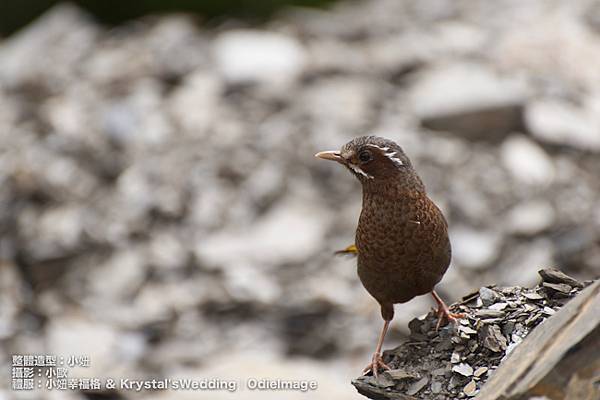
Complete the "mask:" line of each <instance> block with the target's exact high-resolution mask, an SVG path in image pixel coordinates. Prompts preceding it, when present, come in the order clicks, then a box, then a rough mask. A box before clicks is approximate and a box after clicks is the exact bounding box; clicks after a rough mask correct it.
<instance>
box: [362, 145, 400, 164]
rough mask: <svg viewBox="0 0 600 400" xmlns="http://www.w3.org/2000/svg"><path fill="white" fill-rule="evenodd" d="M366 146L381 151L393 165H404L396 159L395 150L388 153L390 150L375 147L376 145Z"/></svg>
mask: <svg viewBox="0 0 600 400" xmlns="http://www.w3.org/2000/svg"><path fill="white" fill-rule="evenodd" d="M367 146H370V147H375V148H376V149H379V150H381V151H383V155H384V156H386V157H387V158H389V159H390V160H392V161H393V162H394V163H395V164H397V165H404V163H403V162H402V160H400V159H399V158H398V152H397V151H396V150H392V151H389V150H390V148H389V147H380V146H377V145H376V144H368V145H367Z"/></svg>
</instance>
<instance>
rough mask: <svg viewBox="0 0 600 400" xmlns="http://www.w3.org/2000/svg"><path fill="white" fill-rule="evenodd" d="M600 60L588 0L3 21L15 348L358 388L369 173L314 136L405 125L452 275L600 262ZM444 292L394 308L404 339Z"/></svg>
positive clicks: (333, 392) (432, 1) (0, 197)
mask: <svg viewBox="0 0 600 400" xmlns="http://www.w3.org/2000/svg"><path fill="white" fill-rule="evenodd" d="M598 65H600V3H599V2H597V1H591V0H590V1H587V0H586V1H571V2H561V1H558V0H554V1H548V0H535V1H528V2H516V1H509V0H502V1H496V2H493V3H492V2H487V1H477V0H473V1H450V0H425V1H419V2H410V1H397V0H372V1H358V2H354V1H349V2H340V3H339V5H338V6H336V7H334V8H333V9H331V10H329V11H315V10H290V11H287V12H284V13H282V14H281V15H280V16H278V17H277V18H275V19H273V20H272V21H271V22H270V23H268V24H265V25H262V26H259V27H250V26H247V25H246V24H244V23H241V22H236V21H227V22H224V23H222V24H220V25H218V26H214V25H210V24H205V23H203V22H202V21H195V20H194V19H193V18H191V17H188V16H185V15H172V16H161V17H155V18H147V19H144V20H140V21H134V22H131V23H128V24H126V25H123V26H119V27H115V28H108V27H104V26H101V25H99V24H98V23H96V22H94V20H93V19H92V18H90V17H89V16H88V15H85V14H84V13H83V12H82V11H80V10H78V9H76V8H73V7H71V6H65V5H61V6H57V7H56V8H54V9H52V10H50V11H49V12H48V13H47V14H46V15H44V16H43V17H42V18H40V19H39V20H38V21H36V22H34V23H33V24H31V25H30V26H28V27H26V28H24V29H23V30H22V31H20V32H18V33H17V34H15V35H13V36H11V37H8V38H4V39H3V40H2V41H0V184H1V190H0V347H2V349H3V351H1V352H0V368H2V369H3V370H5V371H6V370H8V368H9V364H10V360H9V358H8V355H10V354H12V353H31V352H36V353H45V352H54V353H58V354H61V353H69V354H86V355H88V356H90V358H91V360H92V363H91V367H90V369H89V370H88V371H87V372H86V373H88V374H89V375H91V376H97V377H108V376H128V377H135V376H138V377H149V376H159V377H174V376H176V377H181V376H220V377H233V378H238V379H239V378H243V379H245V378H247V377H251V376H254V375H260V376H271V377H281V378H283V377H287V378H290V377H294V378H296V379H310V378H311V377H315V378H316V379H318V380H319V382H320V388H319V390H318V391H317V392H315V393H314V396H312V398H314V399H320V398H323V399H325V398H328V399H331V398H344V399H345V398H349V396H352V395H354V394H353V392H354V390H353V389H352V388H351V387H350V385H349V381H350V379H351V377H354V376H355V375H356V372H357V371H360V370H361V369H362V367H364V365H363V364H366V362H368V360H369V357H370V353H371V352H372V350H373V347H374V345H375V341H376V337H377V334H378V332H379V330H380V325H381V321H380V316H379V310H378V307H377V305H376V304H375V302H374V301H373V300H372V299H370V298H369V296H368V295H367V294H366V293H365V292H364V290H363V289H362V287H361V286H360V284H359V283H358V280H357V278H356V274H355V268H354V264H353V262H352V261H349V260H344V259H341V258H333V257H332V255H331V254H332V252H333V251H334V250H337V249H339V248H343V247H345V246H346V245H348V244H350V243H351V242H352V241H353V232H354V228H355V224H356V220H357V217H358V213H359V210H360V199H361V197H360V187H359V185H358V183H357V182H356V181H355V180H354V179H353V178H352V177H351V176H350V175H349V174H348V173H347V172H346V171H344V170H342V169H341V168H338V169H336V168H332V165H329V164H327V163H321V162H318V161H316V160H315V159H314V158H313V154H314V153H315V152H317V151H319V150H325V149H332V148H337V147H339V146H340V145H341V144H343V143H345V142H346V141H348V140H349V139H350V138H352V137H354V136H356V135H361V134H365V133H372V134H378V135H382V136H386V137H389V138H391V139H394V140H397V141H398V142H399V143H401V144H402V146H403V147H404V149H405V150H406V152H407V154H408V155H409V156H410V157H411V158H412V159H413V161H414V163H415V164H416V168H417V170H418V171H419V172H420V174H421V176H422V178H423V180H424V181H425V183H426V185H427V187H428V190H429V193H430V194H431V196H432V197H433V198H434V199H435V200H436V202H437V203H438V204H439V205H440V206H441V208H442V209H443V210H444V212H445V214H446V215H447V217H448V220H449V224H450V227H451V240H452V244H453V249H454V259H453V266H452V267H451V269H450V271H449V272H448V273H447V274H446V276H445V278H444V280H443V282H442V283H441V285H440V287H439V291H440V293H441V294H442V296H443V297H445V298H446V299H448V300H456V299H458V298H460V297H461V296H463V295H464V294H465V293H469V292H470V291H472V290H477V289H478V288H479V287H481V286H486V285H490V284H496V285H498V286H506V285H508V286H515V285H523V286H528V285H532V284H533V283H534V282H535V281H536V280H537V278H536V271H537V270H538V269H539V268H540V267H543V266H548V265H555V266H558V267H560V268H561V269H562V270H564V271H566V272H568V273H569V274H571V275H573V276H574V277H576V278H579V279H582V280H585V279H591V278H594V277H597V276H598V274H599V272H600V261H599V260H600V208H599V207H598V204H599V201H600V198H599V197H600V180H599V179H598V173H599V172H600V159H599V157H598V155H599V153H600V133H599V132H600V69H599V68H598ZM431 305H432V304H431V302H430V300H429V299H428V298H425V297H423V298H418V299H415V300H413V301H411V302H410V303H409V304H407V305H403V306H401V307H398V309H397V312H396V315H397V317H396V320H395V322H394V324H393V328H392V330H391V332H390V335H389V337H388V341H387V342H386V347H387V346H390V343H392V344H393V343H398V342H399V340H400V339H402V338H405V337H406V336H407V335H408V334H409V330H408V328H407V324H408V322H409V321H410V320H412V319H413V318H414V317H415V316H417V315H421V314H424V313H425V312H426V311H427V310H428V309H429V307H430V306H431ZM275 394H276V393H275ZM295 394H296V393H291V394H290V397H289V398H294V397H293V396H294V395H295ZM120 395H121V396H123V397H125V398H134V397H140V396H141V395H140V394H139V393H135V392H123V393H120ZM186 395H190V396H191V395H194V393H191V394H185V393H178V394H177V393H175V394H174V393H172V392H157V393H153V394H151V395H148V394H147V393H146V394H144V398H150V397H151V398H152V399H161V400H167V399H169V398H171V397H177V398H181V397H182V396H183V397H185V396H186ZM269 395H272V393H266V394H265V393H256V392H248V393H245V394H244V396H245V398H248V399H250V398H254V397H252V396H257V398H258V397H260V398H261V399H262V398H265V396H269ZM13 396H14V393H12V392H10V391H9V389H8V387H7V386H6V381H4V380H2V381H0V398H12V397H13ZM44 396H45V397H46V398H69V399H71V398H72V399H81V398H83V397H82V396H83V395H82V394H81V393H79V392H77V391H71V392H61V393H58V392H53V393H49V394H44V395H41V394H39V393H35V396H33V397H31V398H40V397H44ZM355 396H357V398H358V395H355ZM23 397H27V396H26V395H23ZM232 397H235V394H234V395H233V396H230V395H228V394H227V393H220V392H217V393H211V398H217V399H218V398H232ZM195 398H197V397H195Z"/></svg>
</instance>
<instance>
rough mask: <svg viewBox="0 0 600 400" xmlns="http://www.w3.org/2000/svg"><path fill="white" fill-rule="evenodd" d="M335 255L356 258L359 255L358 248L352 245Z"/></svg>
mask: <svg viewBox="0 0 600 400" xmlns="http://www.w3.org/2000/svg"><path fill="white" fill-rule="evenodd" d="M334 254H335V255H336V256H350V257H356V256H357V255H358V249H357V248H356V245H354V244H351V245H350V246H348V247H346V248H345V249H344V250H338V251H336V252H335V253H334Z"/></svg>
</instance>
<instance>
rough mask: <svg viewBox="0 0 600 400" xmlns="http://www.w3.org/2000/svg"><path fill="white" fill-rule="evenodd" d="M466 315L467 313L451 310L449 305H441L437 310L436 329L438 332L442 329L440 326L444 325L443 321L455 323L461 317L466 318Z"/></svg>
mask: <svg viewBox="0 0 600 400" xmlns="http://www.w3.org/2000/svg"><path fill="white" fill-rule="evenodd" d="M466 316H467V315H466V314H462V313H453V312H450V310H449V309H448V308H447V307H442V306H441V305H440V307H438V310H437V319H438V322H437V324H436V325H435V331H436V332H437V331H438V330H439V329H440V326H442V322H443V321H448V322H449V323H453V324H454V323H456V322H458V320H459V319H461V318H465V317H466Z"/></svg>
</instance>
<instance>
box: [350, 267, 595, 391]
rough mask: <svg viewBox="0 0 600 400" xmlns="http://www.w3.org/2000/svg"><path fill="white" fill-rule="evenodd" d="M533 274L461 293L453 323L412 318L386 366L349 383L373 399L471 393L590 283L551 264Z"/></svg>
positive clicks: (387, 356)
mask: <svg viewBox="0 0 600 400" xmlns="http://www.w3.org/2000/svg"><path fill="white" fill-rule="evenodd" d="M539 273H540V276H541V281H540V283H539V284H538V285H536V286H535V287H533V288H524V287H518V286H505V287H496V286H490V287H486V286H484V287H482V288H480V289H479V291H478V292H475V293H473V294H470V295H467V296H465V297H464V298H463V299H462V300H461V301H460V302H459V303H457V304H455V305H454V307H453V310H454V311H455V312H460V313H462V314H464V315H465V318H463V319H461V320H460V322H459V323H458V324H449V325H446V326H445V327H443V328H441V329H439V330H437V329H436V325H437V318H436V316H435V313H434V312H430V313H429V314H427V316H426V317H424V318H415V319H413V320H412V321H411V322H410V323H409V328H410V330H411V333H410V338H409V340H407V341H406V342H404V343H402V345H400V346H398V347H397V348H395V349H393V350H390V351H386V352H384V358H385V361H386V362H387V363H388V365H389V366H390V368H391V370H389V371H385V372H383V373H382V374H381V375H379V376H378V377H377V378H375V377H373V376H372V375H370V376H363V377H359V378H357V379H356V380H355V381H353V382H352V383H353V384H354V386H356V388H357V389H358V391H359V392H361V393H362V394H364V395H366V396H368V397H370V398H373V399H398V400H413V399H414V400H416V399H424V400H452V399H464V398H471V397H475V396H477V395H478V394H479V392H480V390H481V388H482V387H483V386H484V385H485V383H486V381H487V380H488V378H489V377H490V376H492V375H493V374H494V373H495V372H496V369H497V368H498V366H499V365H500V363H502V362H503V361H504V360H506V358H507V356H508V355H509V354H510V353H511V352H512V351H513V350H514V349H515V347H516V346H518V345H519V344H520V343H521V342H522V341H523V339H524V338H525V337H526V336H527V335H528V334H529V333H530V332H531V331H532V330H533V329H534V328H536V327H537V326H538V325H539V324H540V323H542V322H543V321H545V320H546V319H547V318H549V317H550V316H552V315H554V314H555V313H556V312H557V311H558V310H560V309H561V308H562V306H563V305H565V304H566V303H567V302H568V301H569V300H571V299H572V298H573V297H575V296H577V294H579V293H580V291H581V290H582V289H583V288H584V287H585V286H587V285H589V284H591V283H592V282H591V281H587V282H585V283H582V282H578V281H577V280H575V279H573V278H571V277H569V276H567V275H565V274H563V273H561V272H560V271H557V270H553V269H545V270H540V271H539ZM540 329H542V328H540ZM591 350H592V348H590V349H589V351H591ZM537 356H538V357H539V356H540V354H537ZM534 358H535V356H534ZM567 380H568V379H567ZM575 384H577V383H575ZM596 389H597V388H596ZM553 398H554V397H553ZM582 399H583V397H582Z"/></svg>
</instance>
